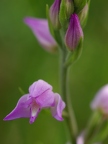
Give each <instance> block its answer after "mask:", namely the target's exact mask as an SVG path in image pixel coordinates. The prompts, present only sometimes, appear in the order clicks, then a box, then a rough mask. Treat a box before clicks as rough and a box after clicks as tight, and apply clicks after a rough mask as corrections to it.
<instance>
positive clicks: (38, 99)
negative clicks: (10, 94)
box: [4, 80, 65, 123]
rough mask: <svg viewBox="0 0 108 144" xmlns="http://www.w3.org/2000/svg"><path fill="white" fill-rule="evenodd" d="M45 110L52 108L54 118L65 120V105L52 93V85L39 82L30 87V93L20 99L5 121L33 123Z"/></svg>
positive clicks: (57, 95) (58, 96)
mask: <svg viewBox="0 0 108 144" xmlns="http://www.w3.org/2000/svg"><path fill="white" fill-rule="evenodd" d="M43 108H51V113H52V116H53V117H54V118H56V119H57V120H59V121H62V120H63V118H62V111H63V109H64V108H65V103H64V102H63V101H62V99H61V97H60V95H59V94H57V93H54V92H53V91H52V86H51V85H50V84H48V83H47V82H45V81H43V80H38V81H36V82H34V83H33V84H32V85H31V86H30V87H29V93H28V94H25V95H23V96H22V97H21V98H20V99H19V101H18V103H17V105H16V107H15V108H14V110H13V111H12V112H11V113H9V114H8V115H7V116H6V117H5V118H4V120H13V119H17V118H30V123H33V122H34V121H35V119H36V118H37V116H38V114H39V112H40V111H41V109H43Z"/></svg>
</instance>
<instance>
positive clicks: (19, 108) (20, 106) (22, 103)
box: [4, 94, 30, 120]
mask: <svg viewBox="0 0 108 144" xmlns="http://www.w3.org/2000/svg"><path fill="white" fill-rule="evenodd" d="M28 96H29V94H26V95H24V96H22V97H21V98H20V99H19V101H18V103H17V105H16V107H15V108H14V109H13V111H12V112H11V113H9V114H8V115H7V116H6V117H5V118H4V120H13V119H17V118H22V117H23V118H24V117H30V108H29V107H27V105H26V101H27V98H28Z"/></svg>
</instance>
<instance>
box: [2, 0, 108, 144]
mask: <svg viewBox="0 0 108 144" xmlns="http://www.w3.org/2000/svg"><path fill="white" fill-rule="evenodd" d="M52 2H53V0H44V1H41V0H17V1H15V0H10V1H8V0H0V97H1V100H0V143H1V144H65V142H66V131H65V127H64V124H63V122H58V121H56V120H55V119H53V118H52V117H51V116H50V115H46V114H45V113H44V112H41V113H40V114H39V117H38V118H37V120H36V121H35V123H33V124H32V125H30V124H29V119H17V120H14V121H7V122H4V121H3V118H4V117H5V116H6V115H7V114H8V113H9V112H10V111H11V110H12V109H13V108H14V107H15V105H16V103H17V101H18V99H19V98H20V96H21V94H20V92H19V90H18V87H21V88H22V89H23V90H24V91H25V92H26V93H27V92H28V87H29V85H30V84H32V83H33V82H34V81H36V80H38V79H44V80H45V81H47V82H49V83H50V84H51V85H53V88H54V91H55V92H59V80H58V79H59V73H58V64H59V63H58V59H59V55H58V54H56V55H53V54H50V53H47V52H46V51H45V50H43V48H41V47H40V45H39V44H38V42H37V40H36V39H35V37H34V35H33V34H32V32H31V30H30V29H29V28H28V27H27V26H26V25H25V24H24V23H23V18H24V17H25V16H35V17H41V18H45V4H46V3H48V4H49V5H51V4H52ZM84 35H85V40H84V49H83V53H82V55H81V58H80V59H79V61H78V62H77V63H75V64H74V66H73V67H72V68H71V72H70V88H71V95H72V99H71V100H72V103H73V107H74V109H75V112H76V117H77V121H78V124H79V129H80V130H81V129H82V128H83V127H84V126H85V123H86V121H87V119H88V117H89V115H90V114H91V110H90V101H91V100H92V98H93V97H94V95H95V93H96V92H97V90H98V89H99V88H100V87H101V86H103V85H105V84H107V83H108V1H107V0H104V1H102V0H98V1H91V5H90V11H89V18H88V22H87V25H86V27H85V29H84Z"/></svg>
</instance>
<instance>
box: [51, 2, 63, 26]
mask: <svg viewBox="0 0 108 144" xmlns="http://www.w3.org/2000/svg"><path fill="white" fill-rule="evenodd" d="M60 3H61V0H55V1H54V3H53V4H52V6H51V7H50V20H51V23H52V25H53V27H54V28H55V29H59V28H60V27H61V25H60V22H59V10H60Z"/></svg>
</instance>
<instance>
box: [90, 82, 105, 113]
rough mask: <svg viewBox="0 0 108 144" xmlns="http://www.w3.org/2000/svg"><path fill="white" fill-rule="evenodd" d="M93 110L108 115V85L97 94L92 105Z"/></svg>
mask: <svg viewBox="0 0 108 144" xmlns="http://www.w3.org/2000/svg"><path fill="white" fill-rule="evenodd" d="M91 108H92V109H93V110H100V111H101V112H102V113H103V114H105V115H108V84H107V85H105V86H104V87H102V88H101V89H100V90H99V91H98V92H97V94H96V96H95V98H94V99H93V101H92V103H91Z"/></svg>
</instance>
